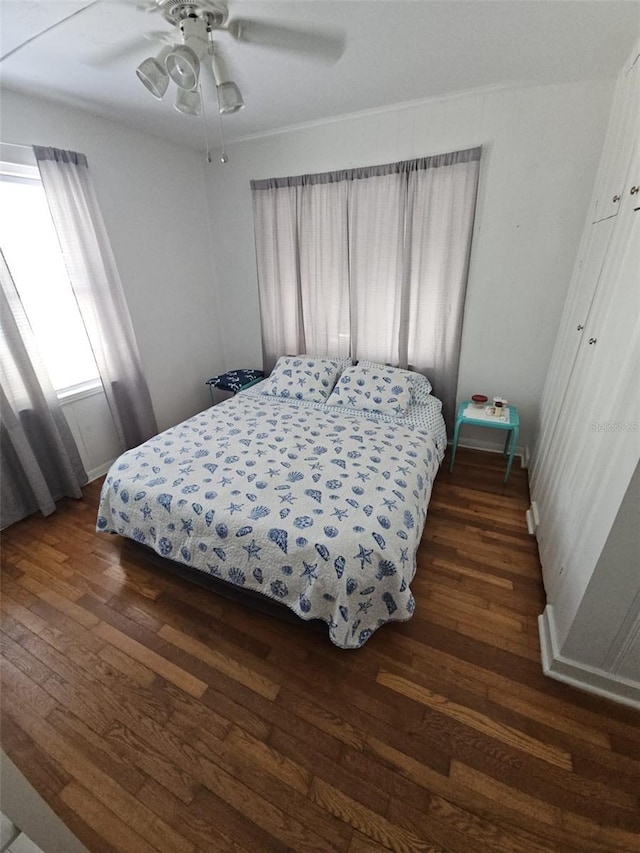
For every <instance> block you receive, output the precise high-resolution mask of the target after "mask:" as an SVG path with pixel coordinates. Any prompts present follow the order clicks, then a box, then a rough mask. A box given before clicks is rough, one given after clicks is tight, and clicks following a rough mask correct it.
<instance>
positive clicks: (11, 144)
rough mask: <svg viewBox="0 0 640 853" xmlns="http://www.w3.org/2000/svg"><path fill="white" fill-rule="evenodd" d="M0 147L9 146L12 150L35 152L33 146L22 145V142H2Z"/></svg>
mask: <svg viewBox="0 0 640 853" xmlns="http://www.w3.org/2000/svg"><path fill="white" fill-rule="evenodd" d="M0 145H8V146H9V147H10V148H25V149H26V150H27V151H33V145H22V144H21V143H20V142H2V141H0Z"/></svg>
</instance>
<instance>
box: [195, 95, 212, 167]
mask: <svg viewBox="0 0 640 853" xmlns="http://www.w3.org/2000/svg"><path fill="white" fill-rule="evenodd" d="M198 89H199V90H200V104H201V106H202V110H201V114H202V129H203V130H204V141H205V145H206V146H207V163H212V162H213V161H212V159H211V149H210V147H209V134H208V133H207V119H206V116H205V114H204V97H203V95H202V84H201V83H200V84H198Z"/></svg>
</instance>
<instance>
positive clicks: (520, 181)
mask: <svg viewBox="0 0 640 853" xmlns="http://www.w3.org/2000/svg"><path fill="white" fill-rule="evenodd" d="M613 83H614V81H613V80H611V81H596V82H593V81H592V82H584V83H573V84H563V85H554V86H543V87H533V88H522V89H504V90H493V91H485V92H476V93H469V94H466V95H460V96H456V97H449V98H443V99H439V100H433V101H428V102H422V103H418V104H412V105H408V106H398V107H396V108H394V109H390V110H386V111H378V112H372V113H362V114H358V115H353V116H349V117H343V118H341V119H338V120H335V121H332V122H328V123H319V124H317V125H313V126H303V127H300V128H297V129H291V130H289V131H286V132H282V133H278V134H274V135H271V136H266V137H262V138H255V139H252V140H246V141H243V142H239V143H236V144H235V145H232V146H228V151H229V155H230V162H229V163H228V164H226V165H225V166H222V165H220V164H217V165H216V167H215V168H214V169H212V170H211V171H210V173H209V175H210V181H209V202H210V206H211V209H212V211H213V213H212V216H213V219H214V223H215V227H214V229H213V241H214V257H215V272H216V277H217V280H218V282H219V285H220V289H221V292H224V294H225V299H224V301H223V302H222V303H221V306H220V308H221V317H222V327H223V334H224V352H225V361H226V367H227V368H231V367H234V366H235V367H242V366H251V365H254V366H255V365H260V364H261V362H262V356H261V343H260V320H259V306H258V291H257V281H256V270H255V255H254V249H253V245H254V244H253V224H252V210H251V195H250V189H249V180H250V179H251V178H267V177H274V176H285V175H296V174H301V173H307V172H322V171H328V170H333V169H342V168H350V167H354V166H366V165H372V164H376V163H386V162H392V161H397V160H403V159H410V158H413V157H419V156H426V155H429V154H438V153H442V152H446V151H454V150H458V149H462V148H469V147H472V146H475V145H479V144H481V145H482V146H483V158H482V164H481V173H480V187H479V195H478V204H477V213H476V223H475V232H474V240H473V250H472V258H471V267H470V274H469V286H468V291H467V302H466V309H465V321H464V331H463V340H462V353H461V364H460V377H459V385H458V397H459V398H460V399H462V398H464V397H467V396H469V395H471V394H472V393H486V394H488V395H494V394H500V395H502V396H504V397H507V398H508V399H509V400H510V401H512V402H513V403H515V404H516V405H517V406H518V407H519V408H520V414H521V422H522V429H521V444H522V445H524V444H526V443H528V442H530V441H531V439H532V437H533V436H532V429H533V425H534V423H535V416H536V412H537V407H538V404H539V399H540V394H541V390H542V385H543V382H544V378H545V375H546V370H547V366H548V362H549V358H550V355H551V349H552V346H553V342H554V339H555V335H556V331H557V326H558V321H559V316H560V311H561V309H562V305H563V301H564V297H565V294H566V289H567V286H568V282H569V279H570V277H571V272H572V269H573V263H574V260H575V255H576V251H577V247H578V241H579V237H580V234H581V231H582V227H583V224H584V219H585V213H586V210H587V206H588V203H589V199H590V196H591V191H592V188H593V183H594V179H595V173H596V168H597V165H598V161H599V157H600V152H601V149H602V143H603V139H604V132H605V128H606V124H607V119H608V114H609V108H610V103H611V97H612V92H613ZM248 108H249V107H247V109H248ZM229 121H230V122H231V121H233V118H232V117H231V118H230V119H229ZM468 435H469V436H471V437H473V434H472V433H471V432H469V433H468ZM475 436H476V437H477V438H479V439H480V440H481V441H482V442H485V443H486V442H487V439H489V442H488V443H489V444H494V445H495V443H494V442H492V441H491V438H492V437H493V433H490V432H489V431H488V430H482V431H477V432H476V433H475ZM496 441H497V442H498V443H501V442H500V436H498V438H497V439H496ZM495 446H497V445H495Z"/></svg>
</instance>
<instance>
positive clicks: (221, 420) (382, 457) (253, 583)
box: [97, 389, 446, 648]
mask: <svg viewBox="0 0 640 853" xmlns="http://www.w3.org/2000/svg"><path fill="white" fill-rule="evenodd" d="M435 404H437V405H436V408H435V409H433V408H432V410H431V412H428V411H427V407H412V408H414V409H415V411H413V412H412V411H411V409H410V413H409V414H408V415H407V416H406V417H405V418H403V419H402V420H397V419H394V418H391V417H388V416H375V417H370V416H366V415H365V414H364V413H362V412H360V413H358V412H351V413H348V412H345V410H343V409H336V408H335V407H329V406H326V405H321V404H315V403H308V402H307V403H305V402H296V401H292V400H284V399H278V398H273V397H266V396H265V395H261V394H260V393H257V392H255V391H254V390H253V389H252V390H251V391H246V392H244V393H241V394H239V395H238V396H236V397H234V398H233V399H230V400H228V401H226V402H224V403H221V404H219V405H217V406H214V407H213V408H211V409H208V410H206V411H204V412H202V413H201V414H199V415H196V416H195V417H193V418H191V419H189V420H187V421H185V422H184V423H181V424H179V425H178V426H175V427H173V428H172V429H169V430H167V431H166V432H163V433H161V434H160V435H157V436H155V437H154V438H152V439H151V440H150V441H147V442H145V443H144V444H142V445H141V446H140V447H137V448H134V449H133V450H129V451H127V452H126V453H124V454H123V455H122V456H121V457H120V458H119V459H118V460H116V462H114V464H113V465H112V467H111V470H110V471H109V474H108V476H107V478H106V480H105V483H104V486H103V489H102V495H101V498H100V508H99V515H98V521H97V529H98V531H103V532H113V533H119V534H120V535H122V536H126V537H129V538H130V539H134V540H136V541H138V542H142V543H144V544H145V545H148V546H150V547H151V548H153V549H154V550H155V551H157V552H158V553H159V554H161V555H162V556H164V557H168V558H170V559H171V560H175V561H177V562H179V563H183V564H185V565H187V566H191V567H193V568H195V569H199V570H200V571H203V572H207V573H208V574H210V575H215V576H216V577H219V578H222V579H224V580H225V581H229V582H231V583H233V584H236V585H237V586H240V587H246V588H248V589H252V590H255V591H257V592H261V593H263V594H264V595H266V596H268V597H270V598H272V599H276V600H278V601H280V602H282V603H284V604H285V605H287V606H288V607H289V608H290V609H291V610H293V611H294V612H295V613H296V614H297V615H298V616H300V617H301V618H302V619H323V620H324V621H325V622H326V623H327V624H328V626H329V635H330V638H331V640H332V642H333V643H335V644H336V645H337V646H340V647H341V648H358V647H359V646H362V645H363V643H365V642H366V641H367V639H368V638H369V637H370V636H371V634H372V633H373V632H374V631H375V630H376V629H377V628H379V627H380V625H383V624H384V623H386V622H391V621H402V620H406V619H409V618H410V617H411V615H412V613H413V609H414V599H413V595H412V594H411V590H410V589H409V584H410V582H411V580H412V579H413V576H414V574H415V569H416V551H417V548H418V545H419V543H420V537H421V534H422V528H423V526H424V521H425V518H426V514H427V504H428V502H429V497H430V494H431V487H432V483H433V479H434V477H435V475H436V471H437V469H438V465H439V463H440V461H441V459H442V455H443V452H444V446H445V444H446V435H445V434H444V429H443V424H442V418H441V416H440V415H439V409H440V407H439V403H438V401H435ZM418 408H419V409H420V410H421V411H418ZM422 410H424V411H422ZM438 419H439V420H438ZM428 424H432V425H433V427H434V428H430V427H429V426H428Z"/></svg>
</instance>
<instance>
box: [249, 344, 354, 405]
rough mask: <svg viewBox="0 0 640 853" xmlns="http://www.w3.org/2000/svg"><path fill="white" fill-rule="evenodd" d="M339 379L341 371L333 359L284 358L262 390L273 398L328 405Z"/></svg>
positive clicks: (287, 356)
mask: <svg viewBox="0 0 640 853" xmlns="http://www.w3.org/2000/svg"><path fill="white" fill-rule="evenodd" d="M339 375H340V367H339V366H338V365H337V364H336V362H335V361H331V360H330V359H327V358H309V357H308V356H300V355H283V356H281V357H280V358H279V359H278V361H277V362H276V366H275V367H274V368H273V370H272V372H271V376H270V377H269V378H268V379H266V380H265V381H264V382H263V383H262V384H261V385H260V389H261V393H262V394H268V395H270V396H272V397H291V398H293V399H294V400H311V401H313V402H314V403H326V402H327V399H328V397H329V395H330V394H331V389H332V388H333V386H334V385H335V384H336V379H337V378H338V376H339Z"/></svg>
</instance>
